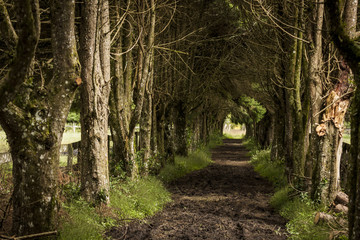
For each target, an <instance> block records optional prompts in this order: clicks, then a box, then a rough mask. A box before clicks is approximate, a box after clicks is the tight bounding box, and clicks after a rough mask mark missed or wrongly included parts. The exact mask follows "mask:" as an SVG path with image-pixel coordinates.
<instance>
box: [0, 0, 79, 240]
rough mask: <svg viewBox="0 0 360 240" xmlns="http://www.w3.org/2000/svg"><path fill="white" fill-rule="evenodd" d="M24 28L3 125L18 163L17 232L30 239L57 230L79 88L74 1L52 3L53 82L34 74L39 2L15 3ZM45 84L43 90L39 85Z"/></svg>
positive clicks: (7, 86)
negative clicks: (63, 155)
mask: <svg viewBox="0 0 360 240" xmlns="http://www.w3.org/2000/svg"><path fill="white" fill-rule="evenodd" d="M15 10H16V11H17V15H18V20H17V29H18V30H19V36H18V44H17V47H16V56H15V59H14V60H13V63H12V66H11V68H10V71H9V73H8V75H7V76H6V77H5V78H3V79H1V81H0V93H1V94H0V95H1V96H3V97H2V98H1V100H0V106H1V108H0V109H1V110H0V123H1V126H2V127H3V129H4V130H5V132H6V134H7V137H8V140H9V144H10V148H11V154H12V159H13V182H14V192H13V209H14V211H13V232H14V234H16V235H27V234H33V233H39V232H46V231H50V230H54V228H55V224H56V220H55V216H56V209H57V207H58V192H57V176H58V163H59V152H60V145H61V140H62V133H63V130H64V127H65V123H66V117H67V113H68V112H69V109H70V106H71V103H72V100H73V97H74V93H75V90H76V89H77V86H78V85H79V84H80V82H81V81H80V78H79V67H78V59H77V51H76V42H75V29H74V19H75V14H74V13H75V3H74V2H73V1H65V2H64V1H56V0H54V1H52V3H51V8H50V11H51V16H52V17H51V26H52V37H51V39H52V47H53V48H52V53H53V63H54V65H53V73H52V78H51V79H45V82H43V84H44V85H42V84H37V82H38V81H39V82H42V79H39V78H38V77H36V76H29V72H30V71H29V70H30V66H31V64H32V61H33V59H34V55H35V50H36V47H37V42H38V39H39V37H40V11H39V2H38V1H31V0H27V1H21V2H16V3H15ZM39 86H40V87H39Z"/></svg>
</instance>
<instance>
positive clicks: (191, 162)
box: [159, 150, 212, 182]
mask: <svg viewBox="0 0 360 240" xmlns="http://www.w3.org/2000/svg"><path fill="white" fill-rule="evenodd" d="M210 163H212V160H211V158H210V153H208V152H207V151H204V150H197V151H195V152H193V153H191V154H189V156H188V157H180V156H176V157H175V164H167V165H165V167H164V168H163V169H161V171H160V173H159V178H160V179H161V180H162V181H164V182H171V181H173V180H175V179H177V178H179V177H182V176H185V175H186V174H188V173H190V172H192V171H195V170H199V169H202V168H204V167H206V166H207V165H209V164H210Z"/></svg>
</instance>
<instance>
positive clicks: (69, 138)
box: [61, 131, 81, 144]
mask: <svg viewBox="0 0 360 240" xmlns="http://www.w3.org/2000/svg"><path fill="white" fill-rule="evenodd" d="M80 140H81V132H78V131H76V132H73V131H66V132H64V134H63V139H62V141H61V144H69V143H73V142H78V141H80Z"/></svg>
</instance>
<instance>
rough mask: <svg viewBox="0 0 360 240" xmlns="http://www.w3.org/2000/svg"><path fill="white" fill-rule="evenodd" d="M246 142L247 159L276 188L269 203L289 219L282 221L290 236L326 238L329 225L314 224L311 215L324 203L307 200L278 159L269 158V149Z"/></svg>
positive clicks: (297, 239) (305, 239)
mask: <svg viewBox="0 0 360 240" xmlns="http://www.w3.org/2000/svg"><path fill="white" fill-rule="evenodd" d="M246 143H247V146H248V147H250V148H251V149H253V151H254V154H253V155H252V157H251V163H252V164H253V165H254V168H255V170H256V171H257V172H258V173H259V174H260V175H261V176H263V177H265V178H267V179H268V180H269V181H271V182H272V183H273V184H274V186H276V187H277V188H278V191H277V192H276V193H275V194H274V196H273V197H272V198H271V200H270V204H271V205H272V206H273V207H274V208H275V209H276V210H278V211H279V212H280V215H281V216H283V217H285V218H286V219H288V220H289V222H288V223H287V224H286V227H287V231H288V233H289V234H290V237H289V238H288V239H293V240H325V239H326V240H327V239H329V232H330V229H329V227H328V226H327V225H315V224H314V217H315V213H316V212H317V211H324V210H325V209H324V207H323V206H321V205H318V204H315V203H314V202H313V201H311V200H310V199H309V197H308V195H307V193H306V192H297V191H296V190H294V189H292V188H291V187H290V186H289V185H288V184H287V180H286V177H285V168H284V164H283V162H282V161H280V160H277V161H271V158H270V151H269V150H256V149H257V148H256V144H254V142H253V141H252V140H248V141H247V142H246Z"/></svg>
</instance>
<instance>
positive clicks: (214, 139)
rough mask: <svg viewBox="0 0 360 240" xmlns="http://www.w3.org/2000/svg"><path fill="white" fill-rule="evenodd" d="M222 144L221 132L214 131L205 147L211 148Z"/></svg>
mask: <svg viewBox="0 0 360 240" xmlns="http://www.w3.org/2000/svg"><path fill="white" fill-rule="evenodd" d="M221 144H222V136H221V135H220V134H217V133H214V134H211V135H210V137H209V143H208V144H207V146H206V147H205V149H207V150H209V149H212V148H214V147H216V146H219V145H221Z"/></svg>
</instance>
